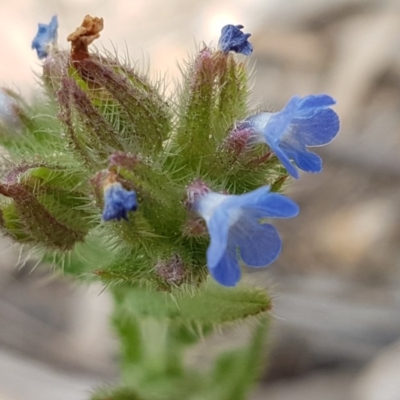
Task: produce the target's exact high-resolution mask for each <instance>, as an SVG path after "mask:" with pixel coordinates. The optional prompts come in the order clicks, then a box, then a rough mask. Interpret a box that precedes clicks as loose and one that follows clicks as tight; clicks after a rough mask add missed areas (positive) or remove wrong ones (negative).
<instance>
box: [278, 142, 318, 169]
mask: <svg viewBox="0 0 400 400" xmlns="http://www.w3.org/2000/svg"><path fill="white" fill-rule="evenodd" d="M281 147H282V151H283V152H284V154H286V156H287V157H288V158H290V159H292V160H294V162H295V163H296V165H297V166H298V167H299V168H300V169H302V170H303V171H305V172H314V173H315V172H321V171H322V160H321V157H320V156H318V155H317V154H315V153H313V152H311V151H307V150H306V148H305V147H304V146H303V147H298V148H295V147H289V146H286V145H285V144H282V146H281ZM288 172H289V173H290V171H289V170H288ZM296 173H297V172H296ZM290 174H291V173H290ZM291 175H292V174H291ZM292 176H293V175H292Z"/></svg>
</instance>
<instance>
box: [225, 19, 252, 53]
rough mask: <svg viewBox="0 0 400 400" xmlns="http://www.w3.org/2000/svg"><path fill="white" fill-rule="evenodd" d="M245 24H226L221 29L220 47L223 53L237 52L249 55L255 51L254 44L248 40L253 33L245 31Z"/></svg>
mask: <svg viewBox="0 0 400 400" xmlns="http://www.w3.org/2000/svg"><path fill="white" fill-rule="evenodd" d="M243 28H244V26H243V25H225V26H224V27H223V28H222V30H221V37H220V38H219V42H218V47H219V48H220V49H221V51H222V52H223V53H229V52H230V51H234V52H235V53H240V54H244V55H245V56H249V55H250V54H251V53H252V52H253V45H252V44H251V43H250V42H249V41H248V38H249V37H250V36H251V33H243V32H242V29H243Z"/></svg>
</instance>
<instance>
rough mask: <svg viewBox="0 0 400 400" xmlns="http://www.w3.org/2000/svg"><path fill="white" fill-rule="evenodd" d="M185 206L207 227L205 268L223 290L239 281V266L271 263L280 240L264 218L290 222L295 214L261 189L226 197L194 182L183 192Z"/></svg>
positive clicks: (290, 205) (279, 197) (284, 199)
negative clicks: (208, 238) (187, 205)
mask: <svg viewBox="0 0 400 400" xmlns="http://www.w3.org/2000/svg"><path fill="white" fill-rule="evenodd" d="M187 193H188V202H189V203H190V204H191V206H192V209H193V210H194V211H196V212H197V213H198V214H199V215H200V216H201V217H202V218H203V219H204V220H205V223H206V225H207V229H208V233H209V235H210V245H209V247H208V249H207V265H208V269H209V271H210V274H211V275H212V276H213V278H214V279H215V280H216V281H217V282H219V283H220V284H221V285H224V286H235V285H236V284H237V283H238V281H239V280H240V276H241V272H240V266H239V262H240V261H242V262H244V263H245V264H246V265H248V266H250V267H254V268H260V267H265V266H267V265H269V264H271V263H272V262H273V261H275V260H276V259H277V258H278V256H279V254H280V252H281V248H282V243H281V239H280V237H279V234H278V232H277V230H276V229H275V227H274V226H272V225H271V224H269V223H266V222H265V219H266V218H291V217H295V216H296V215H297V214H298V212H299V207H298V205H297V204H296V203H295V202H293V201H292V200H290V199H289V198H287V197H285V196H283V195H280V194H277V193H271V192H270V187H269V186H263V187H260V188H258V189H256V190H253V191H252V192H249V193H245V194H242V195H226V194H221V193H215V192H212V191H210V190H209V189H208V190H207V189H206V185H204V187H203V186H202V185H200V184H199V181H196V182H195V183H194V185H193V186H189V187H188V189H187Z"/></svg>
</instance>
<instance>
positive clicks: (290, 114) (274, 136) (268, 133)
mask: <svg viewBox="0 0 400 400" xmlns="http://www.w3.org/2000/svg"><path fill="white" fill-rule="evenodd" d="M299 104H300V97H299V96H293V97H292V98H291V99H290V100H289V102H288V103H287V104H286V106H285V108H284V109H283V110H282V111H279V112H277V113H273V114H272V115H271V117H270V118H269V120H268V123H267V124H266V125H265V127H264V129H263V131H262V134H263V136H264V138H265V141H266V143H267V144H268V145H269V146H270V147H271V148H273V147H275V146H276V145H278V144H279V142H280V140H281V138H282V136H283V135H285V133H287V131H288V129H289V127H290V124H291V122H292V119H293V118H294V117H295V116H296V113H297V111H298V109H299Z"/></svg>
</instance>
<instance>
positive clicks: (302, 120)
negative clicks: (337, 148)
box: [246, 94, 340, 179]
mask: <svg viewBox="0 0 400 400" xmlns="http://www.w3.org/2000/svg"><path fill="white" fill-rule="evenodd" d="M335 103H336V102H335V100H334V99H333V98H332V97H330V96H328V95H326V94H319V95H310V96H305V97H299V96H293V97H292V98H291V99H290V100H289V102H288V103H287V104H286V106H285V107H284V108H283V110H282V111H279V112H276V113H269V112H262V113H259V114H257V115H253V116H251V117H249V118H248V119H247V120H246V122H247V123H249V125H250V126H251V127H252V129H253V130H254V132H255V134H256V141H258V142H265V143H266V144H267V145H268V146H269V147H270V148H271V150H272V151H273V152H274V153H275V154H276V156H277V157H278V159H279V160H280V162H281V163H282V164H283V166H284V167H285V168H286V169H287V171H288V173H289V174H290V175H291V176H292V177H294V178H296V179H298V178H299V173H298V171H297V169H296V166H297V167H298V168H299V169H301V170H303V171H306V172H314V173H316V172H321V171H322V160H321V158H320V157H319V156H318V155H317V154H315V153H313V152H310V151H308V150H307V147H318V146H325V145H327V144H328V143H330V142H331V141H332V140H333V139H334V138H335V137H336V135H337V134H338V132H339V128H340V122H339V117H338V115H337V114H336V112H335V111H334V110H332V108H331V106H333V105H334V104H335ZM292 161H293V163H294V165H293V164H292Z"/></svg>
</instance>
